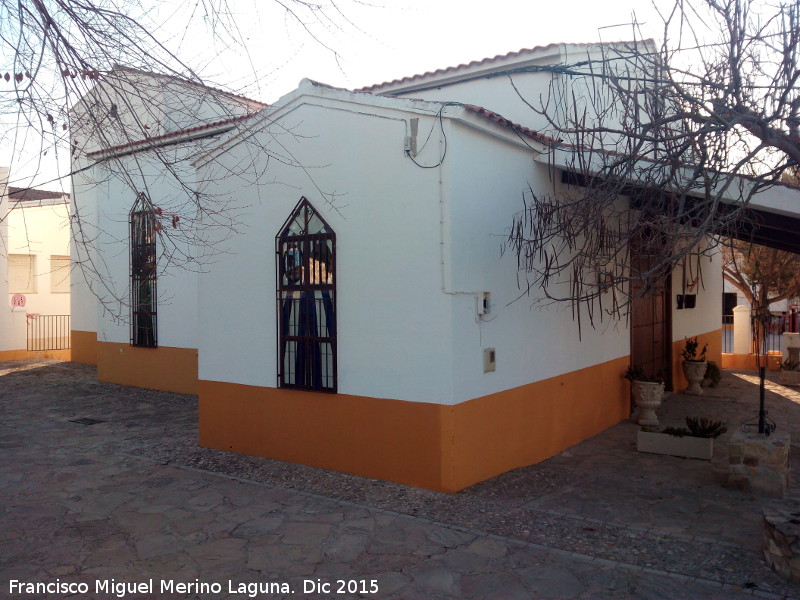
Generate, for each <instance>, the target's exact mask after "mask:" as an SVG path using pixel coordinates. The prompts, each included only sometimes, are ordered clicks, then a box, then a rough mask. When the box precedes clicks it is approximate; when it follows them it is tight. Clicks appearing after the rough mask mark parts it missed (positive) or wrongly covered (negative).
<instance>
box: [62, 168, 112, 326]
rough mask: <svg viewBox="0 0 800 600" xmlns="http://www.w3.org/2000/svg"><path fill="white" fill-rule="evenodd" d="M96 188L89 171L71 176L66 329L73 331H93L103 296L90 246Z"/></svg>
mask: <svg viewBox="0 0 800 600" xmlns="http://www.w3.org/2000/svg"><path fill="white" fill-rule="evenodd" d="M74 166H75V165H74ZM74 166H73V169H74ZM98 187H99V186H98V185H97V184H96V182H95V181H94V179H93V178H92V176H91V173H89V172H86V171H83V172H81V171H77V172H76V173H75V174H74V175H73V176H72V193H71V194H70V213H71V214H72V215H73V217H74V218H73V220H72V223H71V236H70V258H71V260H72V272H71V277H70V305H71V308H70V313H71V316H70V327H71V328H72V330H73V331H88V332H95V331H97V317H98V314H101V309H100V307H99V305H98V295H100V296H101V297H102V295H103V294H104V283H103V279H104V278H105V277H107V276H108V272H107V270H106V269H104V268H103V261H102V257H101V256H100V255H98V254H97V248H96V246H95V244H94V241H95V240H96V239H97V236H98V230H97V196H98V191H99V190H98Z"/></svg>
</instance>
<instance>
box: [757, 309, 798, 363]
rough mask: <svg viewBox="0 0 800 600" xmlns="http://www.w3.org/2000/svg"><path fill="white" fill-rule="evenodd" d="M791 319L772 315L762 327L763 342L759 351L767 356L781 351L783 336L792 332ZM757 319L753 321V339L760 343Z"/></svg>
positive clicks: (784, 315) (786, 316) (785, 316)
mask: <svg viewBox="0 0 800 600" xmlns="http://www.w3.org/2000/svg"><path fill="white" fill-rule="evenodd" d="M790 321H791V320H790V318H789V316H788V315H786V314H782V315H772V316H771V317H770V319H769V320H768V321H767V322H766V323H764V324H763V325H762V331H763V340H762V342H761V344H760V346H759V351H760V352H762V353H764V354H767V353H769V352H780V351H781V336H782V335H783V334H784V332H787V331H791V330H792V329H791V322H790ZM758 325H759V324H758V323H757V322H756V319H753V321H752V327H753V339H754V340H755V341H756V343H757V342H758V336H759V333H758V332H759V327H758Z"/></svg>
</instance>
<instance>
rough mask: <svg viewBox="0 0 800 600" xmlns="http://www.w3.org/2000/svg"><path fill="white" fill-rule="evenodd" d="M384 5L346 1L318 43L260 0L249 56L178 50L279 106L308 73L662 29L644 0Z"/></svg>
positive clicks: (428, 61) (180, 41) (249, 22)
mask: <svg viewBox="0 0 800 600" xmlns="http://www.w3.org/2000/svg"><path fill="white" fill-rule="evenodd" d="M376 1H377V2H381V4H362V3H359V2H356V1H353V0H344V1H343V2H341V3H339V7H340V9H341V13H342V15H343V17H341V18H338V19H337V24H338V25H340V26H341V30H339V31H336V30H335V29H328V30H327V31H326V30H323V29H319V28H316V29H314V31H316V32H317V33H318V35H317V39H316V40H315V39H313V38H311V37H310V36H309V35H308V34H307V32H306V31H303V30H302V28H300V27H298V26H297V24H296V23H295V22H293V21H292V20H291V19H288V20H287V19H286V18H285V16H284V14H283V11H282V10H281V9H280V8H279V7H278V5H277V4H275V3H274V2H271V0H260V4H259V8H258V10H257V11H252V10H247V9H248V6H246V4H247V3H246V2H244V1H242V2H239V1H237V2H235V4H237V5H238V6H239V7H241V9H242V12H241V14H240V16H239V18H237V19H236V21H237V23H239V24H240V27H241V28H242V33H243V34H244V36H245V37H246V38H247V45H248V49H249V54H248V53H244V52H242V51H241V49H240V48H231V49H227V48H224V47H222V48H219V47H212V46H206V47H205V51H203V50H200V51H199V52H198V47H197V45H196V43H195V40H190V39H186V37H180V36H172V37H171V38H170V39H171V43H172V44H174V45H173V46H170V47H171V48H175V52H176V53H177V54H179V55H186V56H192V57H195V58H196V59H197V62H199V63H202V65H203V67H202V68H203V74H204V75H205V76H206V77H208V78H209V79H210V80H212V81H214V82H216V83H218V84H221V85H224V86H226V87H230V88H233V89H238V90H239V91H241V92H243V93H245V95H251V96H253V97H255V98H256V99H259V100H263V101H266V102H270V101H274V100H276V99H277V98H279V97H280V96H281V95H283V94H285V93H288V92H289V91H291V90H292V89H294V88H295V87H297V84H298V82H299V81H300V80H301V79H302V78H303V77H308V78H310V79H314V80H317V81H321V82H323V83H327V84H329V85H334V86H338V87H345V88H358V87H363V86H366V85H371V84H374V83H380V82H383V81H387V80H392V79H396V78H400V77H404V76H409V75H414V74H417V73H423V72H425V71H429V70H435V69H437V68H444V67H448V66H452V65H458V64H461V63H466V62H470V61H472V60H480V59H483V58H486V57H490V56H496V55H498V54H506V53H508V52H512V51H516V50H519V49H521V48H532V47H535V46H539V45H545V44H550V43H554V42H596V41H619V40H628V39H632V36H633V29H632V26H631V23H632V22H633V21H634V19H637V20H638V21H639V22H640V23H642V22H644V27H643V28H644V30H645V31H644V35H646V36H657V35H658V33H659V29H658V27H657V25H658V22H659V18H658V15H657V13H656V12H655V11H654V9H653V6H652V5H651V4H650V3H649V2H647V1H641V0H640V1H638V2H636V1H631V0H621V1H620V0H617V1H616V2H601V1H600V0H561V1H560V2H553V1H548V2H540V1H535V0H534V1H524V0H487V1H486V2H483V3H479V2H463V1H456V0H376ZM174 18H176V19H177V20H180V17H179V16H177V15H176V16H175V17H174ZM169 20H170V19H168V20H166V22H165V32H166V31H168V28H169ZM347 20H349V23H348V22H347ZM197 37H200V36H197Z"/></svg>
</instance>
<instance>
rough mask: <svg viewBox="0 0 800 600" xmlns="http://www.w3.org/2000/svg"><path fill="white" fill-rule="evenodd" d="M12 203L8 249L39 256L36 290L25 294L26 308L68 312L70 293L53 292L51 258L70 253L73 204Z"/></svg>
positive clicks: (61, 313)
mask: <svg viewBox="0 0 800 600" xmlns="http://www.w3.org/2000/svg"><path fill="white" fill-rule="evenodd" d="M11 205H12V210H11V212H10V214H9V217H8V252H9V254H29V255H33V256H35V257H36V258H35V262H36V292H35V293H27V294H25V298H26V304H25V311H26V312H28V313H39V314H42V315H68V314H69V311H70V299H69V297H70V294H69V293H68V292H67V293H52V292H51V281H50V279H51V277H50V272H51V269H50V257H51V256H69V235H70V232H69V204H67V202H66V200H64V201H60V202H52V201H49V200H45V201H42V202H38V201H24V202H12V203H11ZM12 291H13V290H9V293H11V292H12ZM9 301H10V300H9Z"/></svg>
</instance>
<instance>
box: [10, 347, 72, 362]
mask: <svg viewBox="0 0 800 600" xmlns="http://www.w3.org/2000/svg"><path fill="white" fill-rule="evenodd" d="M70 357H71V352H70V351H69V350H39V351H29V350H3V351H0V362H5V361H9V360H25V359H27V358H52V359H54V360H70Z"/></svg>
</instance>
